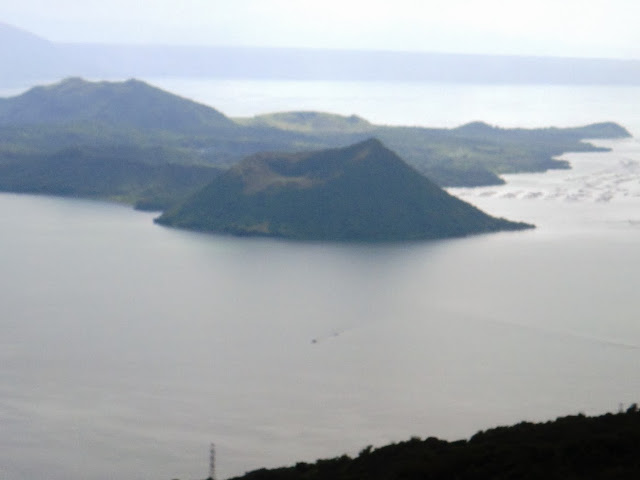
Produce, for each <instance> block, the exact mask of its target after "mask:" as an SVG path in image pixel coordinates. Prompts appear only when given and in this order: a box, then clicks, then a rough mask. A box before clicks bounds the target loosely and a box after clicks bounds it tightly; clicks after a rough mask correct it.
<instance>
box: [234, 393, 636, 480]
mask: <svg viewBox="0 0 640 480" xmlns="http://www.w3.org/2000/svg"><path fill="white" fill-rule="evenodd" d="M638 478H640V412H638V410H637V407H636V406H635V405H633V406H631V407H630V408H629V409H628V410H627V411H626V412H624V413H618V414H606V415H602V416H599V417H585V416H584V415H575V416H569V417H562V418H558V419H556V420H555V421H552V422H546V423H538V424H534V423H528V422H522V423H519V424H517V425H514V426H511V427H499V428H494V429H491V430H487V431H484V432H479V433H477V434H476V435H474V436H473V437H471V438H470V439H469V440H460V441H456V442H447V441H444V440H439V439H437V438H434V437H430V438H426V439H420V438H417V437H416V438H413V439H411V440H408V441H406V442H401V443H396V444H392V445H387V446H384V447H380V448H377V449H372V448H371V447H367V448H365V449H364V450H362V451H361V452H360V454H359V455H358V456H357V457H355V458H350V457H348V456H346V455H344V456H342V457H337V458H333V459H325V460H318V461H317V462H315V463H298V464H296V465H295V466H291V467H283V468H276V469H272V470H267V469H261V470H255V471H252V472H249V473H247V474H245V475H243V476H241V477H237V478H235V479H234V480H425V479H429V480H451V479H457V480H507V479H522V480H596V479H597V480H623V479H624V480H635V479H638Z"/></svg>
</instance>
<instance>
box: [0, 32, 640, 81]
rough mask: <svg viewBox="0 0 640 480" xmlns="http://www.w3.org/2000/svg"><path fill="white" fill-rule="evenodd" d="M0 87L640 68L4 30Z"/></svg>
mask: <svg viewBox="0 0 640 480" xmlns="http://www.w3.org/2000/svg"><path fill="white" fill-rule="evenodd" d="M0 64H2V65H3V69H2V73H1V74H0V86H12V85H20V86H21V85H24V84H28V83H30V82H33V81H44V80H48V81H51V80H57V79H60V78H64V77H69V76H83V77H96V78H131V77H138V78H140V77H157V76H175V75H176V74H179V75H181V76H183V77H206V78H231V79H237V78H250V79H284V80H291V79H296V80H329V81H343V80H348V81H351V80H355V81H390V82H396V81H401V82H402V81H420V82H455V83H476V84H477V83H502V84H504V83H510V84H524V83H527V84H583V85H585V84H586V85H589V84H615V85H621V84H622V85H639V84H640V61H639V60H615V59H610V60H608V59H589V58H553V57H521V56H507V55H465V54H444V53H430V52H392V51H357V50H322V49H304V48H260V47H190V46H160V45H147V46H140V45H101V44H63V43H52V42H47V41H46V40H43V39H40V38H39V37H37V36H35V35H31V34H28V33H27V32H24V31H22V30H20V29H18V28H15V27H12V26H9V25H6V24H3V25H0Z"/></svg>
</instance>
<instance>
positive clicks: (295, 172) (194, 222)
mask: <svg viewBox="0 0 640 480" xmlns="http://www.w3.org/2000/svg"><path fill="white" fill-rule="evenodd" d="M157 222H158V223H161V224H164V225H170V226H175V227H182V228H191V229H197V230H204V231H212V232H218V233H229V234H234V235H264V236H274V237H284V238H292V239H300V240H336V241H405V240H423V239H435V238H447V237H458V236H464V235H469V234H474V233H485V232H495V231H499V230H519V229H524V228H531V227H532V226H531V225H527V224H524V223H514V222H509V221H507V220H504V219H497V218H493V217H490V216H489V215H487V214H485V213H483V212H481V211H480V210H478V209H477V208H475V207H473V206H471V205H469V204H467V203H465V202H463V201H461V200H459V199H457V198H455V197H453V196H451V195H449V194H448V193H447V192H445V191H444V190H442V189H441V188H440V187H438V186H437V185H435V184H434V183H433V182H431V181H430V180H429V179H427V178H426V177H424V176H423V175H420V174H419V173H418V172H417V171H416V170H415V169H413V168H412V167H410V166H409V165H407V164H406V163H405V162H404V161H403V160H402V159H401V158H400V157H398V155H396V154H395V153H394V152H392V151H391V150H389V149H387V148H386V147H385V146H384V145H383V144H382V143H381V142H380V141H379V140H375V139H370V140H367V141H365V142H361V143H358V144H356V145H352V146H349V147H346V148H340V149H330V150H321V151H314V152H307V153H297V154H258V155H255V156H252V157H249V158H248V159H246V160H244V161H243V162H241V163H240V164H238V165H237V166H234V167H232V168H231V169H230V170H229V171H227V172H226V173H224V174H222V175H220V176H218V177H216V178H215V179H214V180H213V181H212V182H211V183H210V184H209V185H207V186H206V187H205V188H203V189H202V190H200V191H199V192H197V193H196V194H194V195H193V196H192V197H190V198H189V199H188V200H187V201H186V202H184V203H182V204H180V205H178V206H177V207H175V208H172V209H170V210H168V211H167V212H165V213H164V214H163V215H162V216H161V217H159V218H158V219H157Z"/></svg>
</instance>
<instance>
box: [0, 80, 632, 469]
mask: <svg viewBox="0 0 640 480" xmlns="http://www.w3.org/2000/svg"><path fill="white" fill-rule="evenodd" d="M153 83H155V84H157V85H159V86H161V87H164V88H167V89H169V90H171V91H174V92H176V93H179V94H182V95H185V96H190V97H193V98H195V99H197V100H200V101H203V102H205V103H209V104H211V105H212V106H214V107H216V108H218V109H219V110H221V111H222V112H224V113H226V114H228V115H233V116H244V115H251V114H255V113H264V112H267V111H281V110H291V109H296V110H308V109H316V110H323V111H331V112H336V113H344V114H352V113H355V114H358V115H360V116H362V117H364V118H366V119H368V120H371V121H374V122H376V123H393V124H419V125H425V126H457V125H460V124H462V123H465V122H468V121H472V120H484V121H487V122H489V123H492V124H497V125H499V126H504V127H511V126H525V127H530V126H551V125H556V126H565V125H582V124H587V123H591V122H598V121H616V122H618V123H620V124H621V125H622V126H624V127H626V128H628V129H629V130H630V131H631V133H632V134H634V135H639V134H640V117H639V115H638V113H637V108H635V105H634V103H633V100H634V99H637V98H640V96H639V95H638V94H639V93H640V89H639V88H638V87H587V86H585V87H575V86H574V87H562V86H556V87H542V86H500V87H497V86H487V85H484V86H473V85H447V84H412V85H408V84H394V83H365V84H361V83H357V82H342V83H332V82H257V81H220V80H218V81H209V82H207V81H204V80H201V81H200V80H199V81H195V80H180V79H173V80H170V79H169V80H167V79H165V80H157V81H154V82H153ZM598 144H599V145H606V146H610V147H612V148H613V151H612V152H610V153H580V154H567V155H566V156H565V157H564V158H566V159H568V160H570V161H571V163H572V164H573V166H574V169H572V170H566V171H554V172H548V173H545V174H526V175H512V176H509V177H507V180H508V183H507V185H504V186H500V187H486V188H478V189H455V190H452V192H453V193H455V194H457V195H460V196H461V197H462V198H463V199H465V200H467V201H470V202H472V203H474V204H476V205H478V206H479V207H481V208H483V209H485V210H486V211H487V212H488V213H490V214H493V215H499V216H505V217H507V218H510V219H513V220H521V221H527V222H533V223H535V224H536V225H537V226H538V228H537V229H536V230H532V231H525V232H518V233H500V234H492V235H482V236H476V237H469V238H465V239H458V240H447V241H437V242H421V243H410V244H401V245H388V246H383V245H378V246H363V245H331V244H305V243H292V242H285V241H276V240H265V239H238V238H231V237H223V236H215V235H202V234H197V233H190V232H183V231H177V230H171V229H165V228H161V227H158V226H157V225H154V224H153V223H152V219H153V216H154V215H153V214H149V213H141V212H136V211H133V210H131V209H129V208H127V207H122V206H118V205H111V204H105V203H100V202H92V201H84V200H70V199H60V198H49V197H36V196H22V195H12V194H1V195H0V219H2V224H3V235H2V237H1V239H0V264H1V265H2V266H3V267H2V273H1V274H0V282H1V289H0V292H2V293H0V303H1V304H2V305H3V313H2V315H1V316H0V322H1V323H2V324H1V326H0V328H1V329H2V331H3V336H2V338H1V339H0V389H1V392H0V393H1V394H0V412H1V413H0V415H1V420H2V428H1V429H0V452H2V453H0V477H2V478H3V479H7V480H17V479H23V478H34V479H37V478H47V479H51V480H62V479H68V478H83V479H90V480H91V479H96V480H97V479H103V478H107V477H114V476H115V477H118V478H126V479H130V480H137V479H144V478H173V477H179V478H202V477H204V476H205V475H206V472H207V462H208V445H209V443H210V442H212V441H213V442H216V445H217V450H218V460H219V463H218V473H219V475H220V477H221V478H224V477H227V476H230V475H233V474H239V473H242V472H244V471H246V470H250V469H254V468H259V467H262V466H277V465H282V464H291V463H294V462H296V461H300V460H306V461H310V460H314V459H316V458H320V457H328V456H335V455H339V454H342V453H344V452H347V453H357V452H358V451H359V450H360V449H361V448H363V447H365V446H366V445H369V444H374V445H381V444H384V443H388V442H390V441H397V440H403V439H407V438H409V437H410V436H412V435H417V436H421V437H426V436H437V437H440V438H446V439H455V438H461V437H467V436H469V435H471V434H473V433H474V432H475V431H476V430H478V429H483V428H488V427H491V426H495V425H498V424H508V423H513V422H517V421H520V420H525V419H526V420H547V419H550V418H554V417H556V416H559V415H565V414H569V413H577V412H584V413H587V414H590V413H593V414H596V413H602V412H605V411H612V410H616V409H617V408H618V405H619V404H620V403H623V404H627V405H628V404H629V403H632V402H637V401H638V397H639V396H640V378H639V377H638V375H637V365H638V362H639V360H640V323H638V319H637V312H638V311H640V298H639V297H638V295H637V289H638V286H639V285H640V270H639V269H638V268H637V266H638V265H640V250H639V249H638V247H637V246H638V245H639V244H640V144H639V142H638V139H637V138H632V139H625V140H620V141H606V142H605V141H599V142H598Z"/></svg>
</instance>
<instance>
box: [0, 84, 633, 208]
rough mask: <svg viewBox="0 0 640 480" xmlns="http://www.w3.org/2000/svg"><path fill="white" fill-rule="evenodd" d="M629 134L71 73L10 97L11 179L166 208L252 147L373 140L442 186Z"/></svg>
mask: <svg viewBox="0 0 640 480" xmlns="http://www.w3.org/2000/svg"><path fill="white" fill-rule="evenodd" d="M628 135H629V133H628V132H627V131H626V130H625V129H624V128H622V127H620V126H618V125H616V124H613V123H603V124H597V125H591V126H588V127H581V128H546V129H533V130H525V129H501V128H496V127H492V126H489V125H486V124H483V123H473V124H468V125H464V126H462V127H459V128H454V129H432V128H421V127H391V126H381V125H374V124H372V123H370V122H368V121H366V120H364V119H362V118H360V117H357V116H355V115H352V116H341V115H334V114H328V113H320V112H282V113H276V114H270V115H261V116H257V117H252V118H244V119H231V118H228V117H226V116H225V115H224V114H222V113H221V112H219V111H217V110H215V109H214V108H211V107H208V106H205V105H201V104H198V103H196V102H194V101H191V100H188V99H186V98H182V97H179V96H177V95H173V94H171V93H168V92H165V91H162V90H160V89H158V88H155V87H153V86H150V85H148V84H146V83H144V82H141V81H138V80H128V81H126V82H104V81H103V82H89V81H85V80H83V79H80V78H69V79H66V80H63V81H61V82H59V83H56V84H53V85H47V86H39V87H34V88H32V89H30V90H29V91H27V92H25V93H23V94H22V95H18V96H16V97H11V98H3V99H0V189H2V190H4V191H17V192H30V193H48V194H57V195H69V196H82V197H95V198H104V199H109V200H117V201H122V202H127V203H130V204H133V205H136V206H137V207H138V208H153V209H157V210H166V209H168V208H170V207H174V206H175V205H177V204H179V203H180V202H182V201H184V199H185V198H187V197H189V196H190V195H192V194H193V193H194V192H196V191H197V190H198V189H200V188H202V187H203V186H204V185H206V184H208V183H209V182H210V181H211V180H212V179H213V178H214V177H216V176H217V175H218V174H219V173H220V172H221V170H223V169H228V168H229V167H231V166H233V165H236V164H238V163H239V162H241V161H242V160H243V159H245V158H246V157H248V156H250V155H254V154H257V153H259V152H291V153H296V152H298V153H300V152H309V151H319V150H326V149H339V148H343V147H345V146H348V145H353V144H357V143H359V142H363V141H365V140H367V139H369V138H377V139H379V140H380V141H382V142H383V143H384V145H385V146H386V147H388V148H389V149H391V150H393V151H394V152H396V153H397V154H398V155H399V156H400V157H401V158H402V159H403V160H404V161H406V162H407V163H408V164H409V165H411V166H412V167H413V168H415V169H416V170H417V171H418V172H420V173H421V174H423V175H425V176H427V177H428V178H429V179H430V180H432V181H433V182H434V183H436V184H437V185H439V186H441V187H446V186H478V185H488V184H499V183H501V182H502V180H501V179H500V177H499V175H500V174H503V173H515V172H525V171H527V172H528V171H544V170H546V169H549V168H568V165H567V164H566V162H564V161H559V160H556V159H554V156H557V155H559V154H561V153H563V152H567V151H580V150H596V148H595V147H593V146H592V145H589V144H587V143H584V142H583V139H585V138H614V137H624V136H628Z"/></svg>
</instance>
